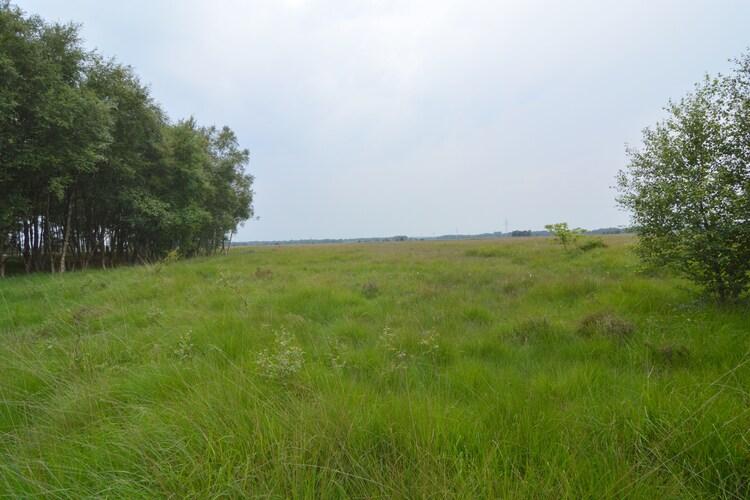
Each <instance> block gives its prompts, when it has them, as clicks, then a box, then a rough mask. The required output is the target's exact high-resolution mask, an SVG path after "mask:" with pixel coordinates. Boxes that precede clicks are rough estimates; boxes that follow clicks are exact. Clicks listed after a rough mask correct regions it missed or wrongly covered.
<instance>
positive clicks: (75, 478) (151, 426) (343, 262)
mask: <svg viewBox="0 0 750 500" xmlns="http://www.w3.org/2000/svg"><path fill="white" fill-rule="evenodd" d="M605 241H606V245H607V246H606V247H605V248H595V249H592V250H590V251H588V252H585V253H584V252H581V251H577V250H576V251H571V252H565V251H564V250H563V249H562V248H560V247H556V246H553V245H550V244H549V240H547V239H543V238H529V239H519V240H516V239H514V240H487V241H452V242H408V243H407V242H398V243H395V242H394V243H386V244H364V245H335V246H287V247H258V248H235V249H233V251H232V255H231V256H230V257H226V258H224V257H217V258H211V259H195V260H191V261H185V262H177V263H173V264H169V265H156V266H147V267H137V268H120V269H115V270H110V271H89V272H77V273H69V274H66V275H64V276H59V275H56V276H48V275H33V276H29V277H15V278H9V279H6V280H3V281H0V336H1V337H2V343H1V344H0V367H2V370H3V373H2V377H0V492H2V493H4V494H7V495H10V496H31V495H47V496H57V497H69V498H80V497H86V496H112V497H126V498H153V497H166V496H175V497H188V496H198V497H213V496H220V495H230V496H243V495H246V496H276V497H290V496H297V497H325V498H328V497H334V498H336V497H373V496H386V497H423V496H428V497H455V496H464V497H467V496H468V497H518V498H528V497H532V498H545V497H576V498H579V497H596V498H607V497H611V498H621V497H639V498H651V497H663V498H686V497H688V498H695V497H697V498H715V497H724V498H747V497H748V496H749V495H750V314H748V309H747V304H743V305H738V306H734V307H723V308H722V307H718V306H716V305H714V304H712V303H710V302H705V301H702V300H700V298H699V297H697V296H696V295H695V292H694V291H693V290H692V288H691V287H690V286H689V285H688V284H687V283H685V282H683V281H681V280H678V279H676V278H674V277H671V276H669V275H667V274H654V273H644V272H640V271H639V268H638V265H637V262H636V261H635V259H634V257H633V256H632V254H631V252H630V250H629V246H630V244H631V242H632V240H631V239H629V238H628V237H621V236H620V237H608V238H606V239H605ZM295 353H297V354H295ZM300 353H301V365H300V364H297V362H298V361H299V355H300ZM295 360H296V361H295ZM259 361H261V362H260V363H259ZM269 365H270V366H271V368H269Z"/></svg>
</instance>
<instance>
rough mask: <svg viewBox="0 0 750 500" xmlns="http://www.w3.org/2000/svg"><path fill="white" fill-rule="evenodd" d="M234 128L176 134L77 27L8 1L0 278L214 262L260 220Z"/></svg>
mask: <svg viewBox="0 0 750 500" xmlns="http://www.w3.org/2000/svg"><path fill="white" fill-rule="evenodd" d="M248 158H249V153H248V151H247V150H246V149H241V148H240V146H239V144H238V141H237V137H236V136H235V134H234V133H233V132H232V131H231V130H230V129H229V128H227V127H224V128H221V129H217V128H215V127H213V126H211V127H202V126H199V125H198V124H197V123H196V122H195V120H194V119H193V118H190V119H187V120H183V121H178V122H176V123H174V122H171V121H170V120H169V119H168V118H167V115H166V113H165V112H164V111H163V110H162V109H161V108H160V107H159V105H158V104H156V103H155V102H154V100H153V99H152V97H151V96H150V94H149V89H148V88H147V87H146V86H145V85H143V84H141V82H140V81H139V79H138V77H137V76H136V75H135V74H134V73H133V71H132V69H131V68H130V67H127V66H123V65H121V64H119V63H117V62H115V61H114V60H111V59H105V58H103V57H102V56H100V55H99V54H97V53H95V52H88V51H85V50H84V49H83V47H82V41H81V38H80V36H79V27H78V26H76V25H72V24H66V25H60V24H48V23H46V22H44V21H43V20H42V19H40V18H39V17H37V16H27V15H25V14H24V13H23V12H22V11H21V10H20V9H18V8H17V7H15V6H13V5H10V4H9V3H7V2H2V1H0V274H4V271H5V259H6V256H16V259H15V260H16V261H21V262H22V264H21V266H22V268H25V270H26V272H31V271H51V272H56V271H60V272H62V271H65V270H66V269H70V268H71V267H77V268H85V267H88V266H93V265H96V266H102V267H106V266H111V265H116V264H118V263H124V262H128V263H132V262H143V261H149V260H152V259H158V258H160V257H162V256H164V255H166V254H167V253H168V252H170V251H173V250H177V249H178V250H179V252H180V254H182V255H185V256H192V255H196V254H206V253H212V252H216V251H217V250H218V249H221V248H223V246H224V245H225V244H226V243H227V242H228V241H229V239H230V238H231V235H232V234H233V233H234V232H235V231H236V229H237V225H238V224H239V223H240V222H242V221H244V220H246V219H248V218H249V217H251V216H252V213H253V211H252V198H253V192H252V190H251V187H252V182H253V178H252V176H250V175H248V174H246V173H245V172H244V167H245V165H246V164H247V162H248Z"/></svg>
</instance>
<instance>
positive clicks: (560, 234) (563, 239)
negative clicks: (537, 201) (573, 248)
mask: <svg viewBox="0 0 750 500" xmlns="http://www.w3.org/2000/svg"><path fill="white" fill-rule="evenodd" d="M544 229H546V230H547V231H549V232H550V233H552V236H553V237H554V239H555V241H556V242H557V243H559V244H561V245H562V246H563V247H564V248H565V250H568V245H572V244H574V243H575V242H576V241H577V240H578V238H580V236H581V235H582V234H583V233H585V232H586V230H585V229H581V228H580V227H577V228H575V229H570V228H568V223H567V222H560V223H557V224H547V225H546V226H544Z"/></svg>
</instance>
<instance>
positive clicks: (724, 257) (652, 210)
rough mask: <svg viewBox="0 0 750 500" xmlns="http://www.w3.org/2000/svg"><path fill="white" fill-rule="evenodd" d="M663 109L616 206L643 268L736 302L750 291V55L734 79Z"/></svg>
mask: <svg viewBox="0 0 750 500" xmlns="http://www.w3.org/2000/svg"><path fill="white" fill-rule="evenodd" d="M743 63H744V65H743ZM666 110H667V113H668V116H667V118H666V119H665V120H663V121H662V122H660V123H658V124H657V125H656V126H655V127H654V128H650V129H646V130H644V132H643V147H642V148H641V149H635V148H629V149H628V154H629V156H630V163H629V165H628V166H627V168H626V169H625V170H623V171H621V172H620V173H619V176H618V190H619V193H620V194H619V198H618V202H619V203H620V205H621V206H622V207H624V208H626V209H627V210H629V211H630V212H631V214H632V224H633V227H634V229H635V230H636V232H637V233H638V235H639V247H638V251H639V254H640V255H641V257H642V258H643V260H644V261H645V262H646V263H648V264H652V265H656V266H665V267H669V268H672V269H675V270H677V271H678V272H679V273H681V274H682V275H684V276H686V277H687V278H688V279H690V280H692V281H694V282H695V283H697V284H698V285H700V286H701V287H702V288H703V289H704V290H705V291H706V292H708V293H709V294H711V295H713V296H714V297H715V298H716V300H718V301H720V302H727V301H731V300H734V299H736V298H737V297H739V296H740V295H741V294H742V293H743V292H744V291H745V290H747V289H748V286H750V224H749V223H748V221H749V220H750V169H748V165H749V164H750V121H748V119H747V117H748V116H749V114H748V113H750V54H748V55H747V56H745V58H744V59H743V60H742V61H740V65H739V67H738V69H737V71H736V74H735V75H734V76H732V77H729V76H719V77H717V78H710V77H708V76H707V77H706V79H705V80H704V81H703V82H701V83H699V84H698V85H696V87H695V91H694V92H693V93H691V94H688V95H687V96H685V97H684V98H682V99H681V100H680V101H679V102H670V104H669V106H668V107H667V109H666Z"/></svg>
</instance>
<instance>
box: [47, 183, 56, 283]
mask: <svg viewBox="0 0 750 500" xmlns="http://www.w3.org/2000/svg"><path fill="white" fill-rule="evenodd" d="M50 198H51V195H49V194H48V195H47V203H46V204H45V207H44V238H45V240H46V241H45V244H46V247H47V253H48V255H47V258H48V259H49V267H50V269H49V270H50V272H51V273H52V274H55V257H54V255H53V254H52V228H51V227H50V226H51V224H50V220H49V205H50Z"/></svg>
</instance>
